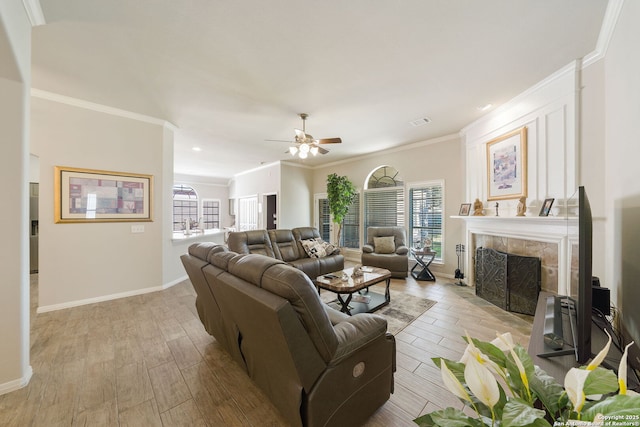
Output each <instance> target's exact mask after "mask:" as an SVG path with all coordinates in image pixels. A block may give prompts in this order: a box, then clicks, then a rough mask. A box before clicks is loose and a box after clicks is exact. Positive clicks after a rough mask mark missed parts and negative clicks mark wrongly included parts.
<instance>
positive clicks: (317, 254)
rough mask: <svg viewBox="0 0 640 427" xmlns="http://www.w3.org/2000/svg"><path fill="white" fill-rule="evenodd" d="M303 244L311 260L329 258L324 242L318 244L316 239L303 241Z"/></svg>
mask: <svg viewBox="0 0 640 427" xmlns="http://www.w3.org/2000/svg"><path fill="white" fill-rule="evenodd" d="M301 243H302V247H303V248H304V251H305V252H306V253H307V255H308V256H309V258H323V257H325V256H327V252H326V251H325V249H324V245H323V243H324V242H322V241H320V242H318V241H316V239H306V240H302V241H301Z"/></svg>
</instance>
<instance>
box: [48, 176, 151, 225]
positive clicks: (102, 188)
mask: <svg viewBox="0 0 640 427" xmlns="http://www.w3.org/2000/svg"><path fill="white" fill-rule="evenodd" d="M54 192H55V194H54V221H55V222H56V223H65V222H122V221H130V222H131V221H138V222H139V221H153V215H152V206H153V205H152V203H151V198H152V195H153V176H152V175H143V174H137V173H126V172H112V171H104V170H95V169H81V168H73V167H64V166H55V167H54Z"/></svg>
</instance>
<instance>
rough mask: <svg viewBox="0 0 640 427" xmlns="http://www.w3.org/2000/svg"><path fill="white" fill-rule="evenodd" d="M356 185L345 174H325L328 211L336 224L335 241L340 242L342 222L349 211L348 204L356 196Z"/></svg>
mask: <svg viewBox="0 0 640 427" xmlns="http://www.w3.org/2000/svg"><path fill="white" fill-rule="evenodd" d="M356 194H357V191H356V187H355V186H354V185H353V183H352V182H351V181H350V180H349V178H347V177H346V176H339V175H337V174H335V173H332V174H331V175H329V176H327V199H328V201H329V213H330V214H331V217H332V218H333V222H334V223H335V224H337V225H338V233H337V241H336V243H337V244H338V245H339V244H340V234H341V233H342V222H343V221H344V217H345V216H346V215H347V213H348V212H349V206H351V203H353V199H354V198H355V197H356Z"/></svg>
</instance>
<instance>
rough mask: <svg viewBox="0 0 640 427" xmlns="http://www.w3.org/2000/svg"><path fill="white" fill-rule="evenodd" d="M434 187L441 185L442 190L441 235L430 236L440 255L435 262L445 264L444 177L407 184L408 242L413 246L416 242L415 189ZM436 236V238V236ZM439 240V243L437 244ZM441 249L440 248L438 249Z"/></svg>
mask: <svg viewBox="0 0 640 427" xmlns="http://www.w3.org/2000/svg"><path fill="white" fill-rule="evenodd" d="M433 187H440V192H441V198H440V205H441V207H440V228H439V231H440V236H439V238H437V237H435V236H434V235H433V234H431V235H429V238H430V239H431V240H432V242H433V243H432V248H437V249H436V252H438V255H436V257H435V258H434V260H433V262H434V263H435V264H444V263H445V258H446V257H445V248H446V243H445V242H446V236H445V221H446V215H445V212H446V204H445V202H446V200H445V197H446V192H445V190H446V189H445V182H444V179H434V180H429V181H420V182H412V183H409V184H407V196H408V197H407V212H408V217H409V218H408V221H407V226H408V233H407V240H408V243H409V244H410V245H411V246H414V244H415V242H414V237H413V231H414V228H415V227H414V225H413V222H414V215H413V206H412V202H413V200H414V197H413V191H414V190H424V189H426V188H433ZM419 228H425V229H429V227H419ZM434 237H435V238H434ZM436 242H437V245H436ZM438 249H439V250H438Z"/></svg>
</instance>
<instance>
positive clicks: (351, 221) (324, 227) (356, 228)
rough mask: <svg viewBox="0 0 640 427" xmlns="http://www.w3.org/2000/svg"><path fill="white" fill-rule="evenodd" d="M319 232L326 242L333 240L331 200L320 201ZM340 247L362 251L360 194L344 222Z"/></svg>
mask: <svg viewBox="0 0 640 427" xmlns="http://www.w3.org/2000/svg"><path fill="white" fill-rule="evenodd" d="M318 231H319V232H320V237H322V240H324V241H325V242H329V241H330V239H331V213H330V212H329V200H328V199H318ZM340 246H341V247H343V248H352V249H360V194H358V195H357V196H356V197H355V199H354V200H353V202H352V203H351V206H350V207H349V212H347V215H345V217H344V221H343V222H342V234H341V235H340Z"/></svg>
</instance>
